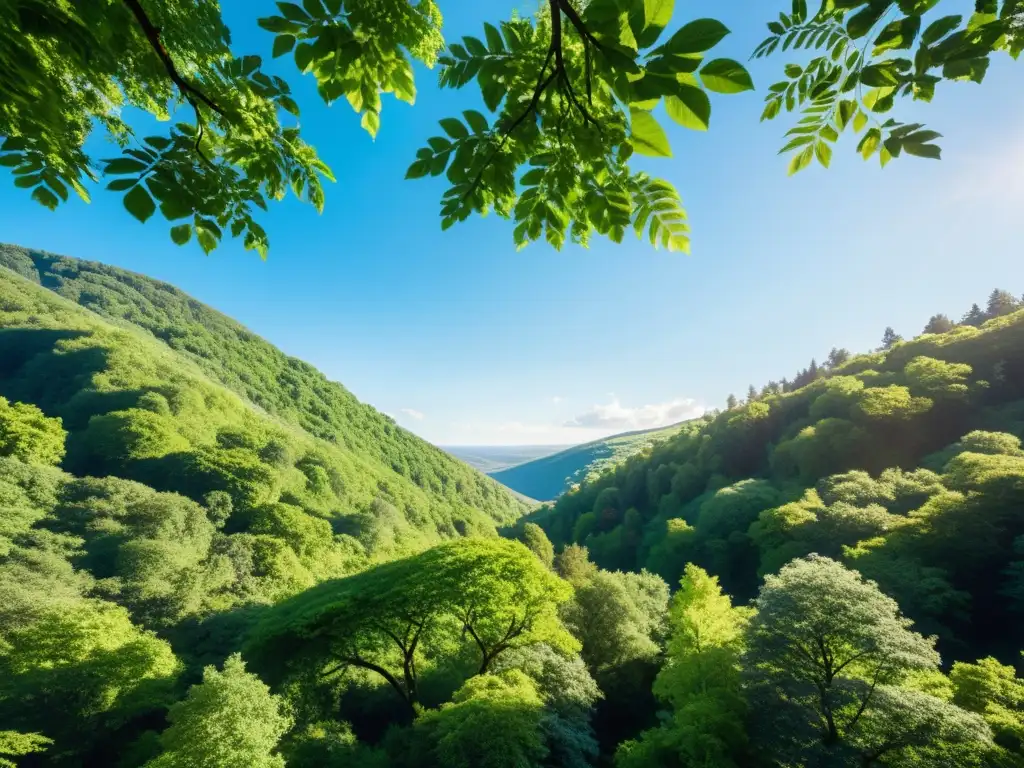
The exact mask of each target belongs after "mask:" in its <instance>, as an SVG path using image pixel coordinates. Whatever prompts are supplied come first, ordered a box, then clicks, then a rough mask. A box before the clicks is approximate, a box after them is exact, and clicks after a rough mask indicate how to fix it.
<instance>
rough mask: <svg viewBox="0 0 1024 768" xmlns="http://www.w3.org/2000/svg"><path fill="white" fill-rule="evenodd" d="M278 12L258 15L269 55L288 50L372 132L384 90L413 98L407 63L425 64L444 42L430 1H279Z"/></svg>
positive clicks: (327, 98)
mask: <svg viewBox="0 0 1024 768" xmlns="http://www.w3.org/2000/svg"><path fill="white" fill-rule="evenodd" d="M277 5H278V8H279V9H280V12H281V15H279V16H270V17H267V18H263V19H260V20H259V25H260V26H261V27H263V28H264V29H266V30H268V31H270V32H273V33H274V34H275V35H276V37H275V39H274V56H275V57H276V56H283V55H285V54H288V53H292V54H293V56H294V58H295V66H296V67H298V69H299V71H300V72H303V73H307V72H311V73H312V74H313V76H314V77H315V78H316V82H317V90H318V91H319V93H320V96H321V98H323V100H324V102H326V103H327V104H331V103H332V102H333V101H335V100H336V99H339V98H341V97H342V96H344V97H345V98H346V99H347V100H348V103H349V104H350V105H351V106H352V109H354V110H355V111H356V112H357V113H359V114H360V115H362V126H363V128H364V129H365V130H366V131H367V132H368V133H369V134H370V135H371V136H376V135H377V130H378V129H379V128H380V112H381V98H380V95H381V94H382V93H393V94H394V95H395V98H396V99H399V100H400V101H405V102H408V103H409V104H412V103H413V102H414V101H415V100H416V86H415V84H414V83H413V70H412V64H411V62H410V61H409V58H408V56H407V55H406V51H408V52H409V53H411V54H412V57H413V58H414V59H417V60H418V61H420V62H421V63H423V64H426V65H427V66H428V67H432V66H433V65H434V63H435V62H436V60H437V55H438V52H439V51H440V50H441V48H442V47H443V45H444V40H443V39H442V37H441V13H440V11H438V9H437V6H436V5H435V4H434V3H433V2H432V1H431V0H422V1H421V2H417V3H415V4H413V3H408V2H406V1H405V0H383V1H382V0H355V1H353V0H347V2H345V3H344V4H343V3H342V1H341V0H306V1H305V2H303V3H302V6H301V7H300V6H299V5H297V4H296V3H290V2H282V3H278V4H277Z"/></svg>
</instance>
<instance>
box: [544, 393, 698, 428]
mask: <svg viewBox="0 0 1024 768" xmlns="http://www.w3.org/2000/svg"><path fill="white" fill-rule="evenodd" d="M703 413H704V408H703V407H702V406H700V405H698V404H697V402H696V401H695V400H693V399H692V398H678V399H676V400H669V401H667V402H664V403H655V404H653V405H642V406H637V407H635V408H629V407H627V406H624V405H623V404H622V403H621V402H620V401H619V398H617V397H614V396H613V397H612V399H611V402H609V403H607V404H605V405H595V406H593V407H592V408H591V409H590V410H588V411H585V412H583V413H581V414H579V415H577V416H576V417H574V418H572V419H570V420H569V421H567V422H565V424H564V426H566V427H580V428H583V429H594V430H597V429H600V430H602V431H605V432H608V431H611V432H626V431H631V430H636V429H654V428H655V427H665V426H668V425H669V424H675V423H676V422H680V421H685V420H687V419H693V418H696V417H698V416H700V415H702V414H703Z"/></svg>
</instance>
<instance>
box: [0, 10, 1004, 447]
mask: <svg viewBox="0 0 1024 768" xmlns="http://www.w3.org/2000/svg"><path fill="white" fill-rule="evenodd" d="M779 2H783V0H779V1H778V2H766V0H757V2H755V1H754V0H730V2H729V3H722V2H720V0H718V2H712V1H707V0H705V1H702V2H696V1H694V2H684V1H683V0H680V2H678V3H677V9H676V19H677V22H676V23H680V22H681V20H688V19H690V18H694V17H698V16H715V17H717V18H719V19H721V20H722V21H724V22H725V23H726V24H727V25H728V26H729V27H730V28H731V29H733V30H734V34H733V35H731V36H730V37H728V38H726V40H725V41H724V42H723V43H721V44H720V45H719V47H718V48H716V49H715V51H714V53H715V55H716V56H730V57H733V58H737V59H741V60H745V59H746V58H747V56H748V55H749V52H750V51H751V50H753V48H754V46H755V45H756V44H757V43H758V42H759V41H760V40H761V38H762V37H763V36H764V33H765V31H764V22H765V21H767V17H770V16H771V15H772V14H773V9H774V10H780V9H781V8H782V6H781V5H779ZM949 4H950V5H954V4H955V2H951V3H949ZM222 5H223V6H224V7H225V9H226V18H227V20H228V23H229V24H230V26H231V28H232V32H233V35H234V41H235V45H236V48H237V49H238V50H239V51H244V52H246V53H260V54H263V55H264V56H265V57H266V58H268V59H269V53H270V45H271V42H272V39H271V36H270V35H269V33H265V32H263V31H262V30H260V29H258V28H257V27H256V25H255V18H256V17H257V16H258V15H265V14H266V13H267V12H269V11H271V10H272V8H273V5H272V3H269V2H263V1H262V0H260V2H252V3H250V2H246V3H242V2H241V1H240V0H229V1H228V2H225V3H223V4H222ZM516 5H518V6H519V7H521V8H525V9H528V8H529V7H530V6H529V5H523V4H522V3H518V4H517V3H513V2H508V0H504V1H502V0H474V2H472V3H469V2H462V1H461V0H444V1H443V2H441V8H442V11H444V12H445V14H446V19H445V30H446V37H447V38H448V39H449V40H453V39H455V38H456V37H457V36H460V35H462V34H467V33H468V34H479V33H480V32H481V23H482V22H483V21H484V20H492V21H493V20H498V19H501V18H507V17H508V15H509V13H510V11H511V9H512V8H513V7H515V6H516ZM776 5H779V8H777V9H776V8H775V6H776ZM963 5H965V6H968V5H971V4H970V3H969V2H966V0H965V2H964V3H963ZM943 8H944V9H945V8H946V5H945V4H944V6H943ZM944 12H948V11H945V10H944ZM784 61H785V60H784V59H781V58H780V59H774V60H771V61H769V62H768V64H767V65H763V64H761V63H756V64H754V65H753V66H752V67H751V72H752V74H753V75H754V80H755V83H756V84H757V86H758V91H757V92H755V93H747V94H742V95H738V96H720V97H717V98H714V99H713V104H714V112H713V116H712V124H711V130H710V131H709V132H708V133H706V134H697V133H692V132H687V131H685V130H683V129H681V128H679V127H678V126H675V125H674V124H672V123H671V122H670V121H668V120H665V121H663V122H664V123H665V124H666V126H668V130H669V136H670V139H671V141H672V146H673V150H674V157H673V158H672V159H671V160H659V161H648V162H646V163H645V165H646V166H647V167H649V168H650V170H652V171H655V172H657V173H658V174H659V175H661V176H664V177H665V178H668V179H669V180H671V181H672V182H674V183H675V184H676V185H677V187H678V188H679V190H680V192H681V193H682V195H683V198H684V201H685V203H686V205H687V208H688V210H689V213H690V218H691V223H692V225H693V255H692V256H682V255H678V254H667V253H665V252H664V251H654V250H653V249H651V248H650V247H649V246H647V245H646V244H645V243H642V242H639V241H636V240H627V241H626V242H625V243H624V244H623V245H619V246H616V245H614V244H611V243H606V242H604V241H601V240H595V241H594V242H593V244H592V246H591V248H590V249H589V250H585V249H582V248H578V247H567V248H566V249H565V250H563V251H562V252H555V251H554V250H552V249H550V248H549V247H548V246H546V245H545V244H535V245H533V246H530V247H529V248H527V249H525V250H523V251H520V252H516V250H515V248H514V247H513V245H512V226H511V224H510V223H508V222H505V221H502V220H500V219H498V218H496V217H490V218H487V219H474V220H471V221H469V222H466V223H464V224H462V225H458V226H456V227H454V228H452V229H450V230H448V231H447V232H441V230H440V226H439V218H438V215H437V210H438V200H439V197H440V195H441V193H442V192H443V191H444V185H443V181H442V180H418V181H408V182H407V181H404V180H403V178H402V177H403V174H404V172H405V169H406V167H407V166H408V164H409V163H410V162H411V160H412V158H413V156H414V154H415V150H416V149H417V148H418V147H420V146H422V145H423V144H424V140H425V139H426V138H427V137H428V136H431V135H434V134H436V133H438V132H439V129H438V128H437V125H436V120H437V119H439V118H441V117H445V116H447V115H450V114H456V113H457V112H458V111H459V110H461V109H465V108H468V107H477V106H479V98H478V96H477V93H476V91H475V90H473V91H471V90H468V89H467V90H465V91H462V92H450V91H447V92H442V91H439V90H438V89H437V87H436V86H435V81H436V78H435V75H434V73H431V72H426V71H420V72H419V73H418V79H417V86H418V88H419V96H418V100H417V104H416V105H415V107H409V106H408V105H405V104H401V103H398V102H396V101H394V100H393V99H391V98H390V97H386V100H385V107H384V111H383V115H382V118H383V120H382V128H381V131H380V134H379V135H378V137H377V139H376V141H371V140H370V138H369V137H368V136H367V135H366V134H365V133H364V132H363V131H362V130H361V129H360V128H359V126H358V118H357V117H356V116H355V115H354V113H353V112H352V111H351V110H350V109H349V107H348V105H347V104H344V103H338V104H336V105H334V106H332V107H331V108H327V107H325V106H324V105H323V104H322V103H321V102H320V101H319V99H318V97H317V96H316V93H315V89H314V85H313V82H312V80H311V78H302V79H300V78H299V77H298V76H297V74H295V71H294V69H293V68H291V67H283V68H282V67H281V66H280V62H276V63H275V64H274V65H273V67H274V69H275V70H276V71H280V72H282V73H283V74H286V75H287V76H288V78H289V80H290V81H291V82H292V83H293V87H294V89H295V91H296V92H297V100H298V101H299V103H300V105H301V107H302V109H303V120H302V125H303V131H304V134H305V135H306V137H307V140H309V141H311V142H312V143H314V144H315V145H316V146H317V147H318V149H319V150H320V152H321V156H322V157H323V158H324V159H325V160H326V161H327V162H328V163H329V164H330V165H331V166H332V168H333V169H334V171H335V173H336V175H337V177H338V182H337V183H336V184H333V185H329V186H328V189H327V207H326V210H325V211H324V213H323V215H322V216H318V215H317V214H316V212H315V211H314V210H313V209H312V208H310V207H308V206H303V205H300V204H298V203H296V202H295V201H294V200H289V201H287V202H286V203H283V204H280V205H277V206H274V207H272V211H271V213H270V214H268V215H266V216H265V218H264V220H263V223H264V225H265V227H266V229H267V230H268V232H269V234H270V237H271V251H270V257H269V260H268V261H266V262H262V261H260V259H259V258H258V257H257V256H255V255H253V254H252V253H248V252H245V251H243V250H242V248H241V245H240V244H236V243H235V242H233V241H228V242H225V244H224V245H223V246H222V247H221V248H220V249H219V250H217V251H215V252H214V254H213V255H211V256H209V257H206V256H204V255H203V254H202V252H201V251H200V250H199V249H198V247H197V246H195V245H190V246H188V247H185V248H178V247H177V246H174V245H173V244H172V243H171V242H170V240H169V239H168V237H167V233H166V227H165V226H164V223H163V222H160V221H158V220H157V219H156V218H154V219H152V220H151V221H150V223H149V224H147V225H141V224H139V223H137V222H136V221H134V220H133V219H131V218H130V217H129V216H128V214H127V213H126V212H124V210H123V209H122V208H121V203H120V200H119V197H118V196H116V195H113V194H111V193H102V192H100V191H99V190H97V192H96V194H95V196H94V200H93V203H92V204H91V205H85V204H83V203H81V202H78V201H73V202H72V203H70V204H69V205H67V206H65V207H63V208H61V209H60V210H59V211H58V212H57V213H56V214H54V213H50V212H49V211H46V210H45V209H43V208H41V207H40V206H38V205H37V204H35V203H33V202H31V201H30V200H28V199H27V195H25V194H23V190H18V189H15V188H14V187H13V186H12V185H11V184H9V183H5V184H0V210H2V211H3V214H2V218H0V222H2V228H0V239H2V240H3V241H6V242H14V243H18V244H22V245H26V246H30V247H35V248H41V249H45V250H50V251H55V252H58V253H63V254H67V255H72V256H77V257H80V258H86V259H95V260H98V261H103V262H106V263H109V264H115V265H118V266H121V267H125V268H128V269H132V270H136V271H138V272H142V273H144V274H147V275H151V276H153V277H157V278H160V279H163V280H167V281H169V282H171V283H174V284H175V285H177V286H179V287H181V288H182V289H184V290H185V291H187V292H189V293H191V294H192V295H193V296H195V297H197V298H198V299H200V300H201V301H204V302H206V303H208V304H210V305H212V306H214V307H216V308H217V309H219V310H221V311H222V312H225V313H226V314H228V315H231V316H233V317H235V318H237V319H238V320H239V321H241V322H242V323H244V324H245V325H247V326H249V327H250V328H251V329H253V330H254V331H256V332H257V333H259V334H261V335H262V336H264V337H265V338H267V339H269V340H270V341H271V342H273V343H274V344H276V345H278V346H279V347H281V348H282V349H284V350H285V351H286V352H288V353H289V354H292V355H295V356H297V357H300V358H302V359H304V360H307V361H309V362H310V363H312V364H313V365H315V366H317V367H318V368H319V369H320V370H322V371H324V372H325V373H326V374H327V375H328V376H329V377H330V378H331V379H334V380H337V381H340V382H342V383H343V384H345V386H347V387H348V388H349V389H351V390H352V391H353V392H354V393H355V394H356V395H357V396H358V397H360V398H361V399H362V400H364V401H367V402H369V403H371V404H373V405H374V406H376V407H377V408H379V409H380V410H383V411H385V412H387V413H390V414H392V415H393V416H395V417H396V418H397V419H398V420H399V422H400V423H402V424H403V425H404V426H406V427H408V428H410V429H412V430H413V431H415V432H417V433H418V434H420V435H422V436H423V437H425V438H427V439H429V440H432V441H433V442H436V443H439V444H442V445H458V444H462V445H469V444H477V445H483V444H495V445H497V444H542V443H543V444H556V443H558V444H562V443H571V442H579V441H583V440H587V439H593V438H595V437H598V436H601V435H605V434H611V433H614V432H620V431H623V430H625V429H630V428H636V427H644V426H655V425H658V424H660V423H666V422H667V421H669V420H678V419H680V418H685V417H687V416H689V415H694V414H696V413H698V412H699V411H700V409H701V408H705V407H707V408H711V407H716V406H720V405H721V404H722V403H724V401H725V398H726V396H727V395H728V394H729V393H730V392H735V393H736V394H737V395H742V394H743V393H744V392H745V391H746V388H747V385H748V384H751V383H754V384H757V385H761V384H763V383H764V382H766V381H767V380H769V379H777V378H781V377H782V376H792V374H793V373H794V372H795V371H796V370H797V369H798V368H800V367H803V366H805V365H806V364H807V362H808V361H809V359H810V358H811V357H812V356H817V357H818V359H819V360H820V359H822V358H823V357H824V356H825V355H826V354H827V353H828V351H829V349H830V348H831V347H832V346H845V347H848V348H850V349H852V350H855V351H858V350H866V349H868V348H870V347H874V346H877V345H878V343H879V340H880V338H881V335H882V331H883V329H884V328H885V326H886V325H892V326H893V327H895V328H896V330H897V331H898V332H900V333H903V334H905V335H913V334H916V333H918V332H920V329H921V327H922V326H923V325H924V323H925V322H926V321H927V319H928V317H929V316H930V315H931V314H933V313H935V312H946V313H948V314H950V315H951V316H953V315H957V316H959V315H960V314H962V313H963V312H964V311H965V310H966V309H967V308H968V307H969V305H970V304H971V303H972V302H974V301H978V302H981V301H983V299H984V297H985V296H986V295H987V294H988V292H989V291H990V290H991V289H992V288H993V287H996V286H1000V287H1005V288H1007V289H1009V290H1012V291H1013V292H1015V293H1018V294H1019V293H1021V292H1022V291H1024V270H1022V268H1021V255H1020V248H1019V235H1018V233H1019V216H1020V215H1021V211H1022V210H1024V207H1022V205H1021V204H1022V202H1024V179H1022V176H1021V174H1020V172H1019V171H1020V168H1021V167H1022V164H1024V132H1022V131H1021V129H1020V126H1021V125H1022V124H1024V102H1022V101H1021V100H1020V99H1019V98H1017V94H1019V93H1020V92H1021V91H1020V89H1021V85H1022V82H1021V70H1020V69H1014V65H1013V63H1012V62H1011V61H1010V60H1009V59H1007V58H1005V57H1000V58H999V59H997V60H996V61H995V63H994V65H993V67H992V68H991V70H990V72H989V75H988V79H987V80H986V82H985V84H984V85H983V86H981V87H979V86H976V85H973V84H949V85H945V84H944V85H942V86H940V90H939V94H938V96H937V98H936V100H935V102H934V103H933V104H931V105H915V104H911V103H907V104H903V105H900V107H899V113H898V114H897V115H896V116H897V117H899V118H900V119H905V120H910V119H915V118H917V119H920V121H921V122H927V123H928V125H929V126H930V127H934V128H935V129H937V130H939V131H941V132H942V133H943V134H944V136H945V138H944V139H942V140H941V144H942V146H943V149H944V157H945V159H944V160H942V161H941V162H934V161H928V160H918V159H914V158H907V159H901V160H899V161H896V162H894V163H892V164H891V165H890V166H889V167H888V168H886V169H885V170H884V171H882V170H881V169H879V168H878V165H877V162H872V163H870V164H866V163H864V162H862V161H861V160H860V159H859V157H857V156H856V155H855V153H854V151H853V144H852V143H851V142H850V141H849V140H848V138H847V141H845V142H844V143H842V144H841V145H840V147H839V148H838V149H837V153H836V157H835V159H834V162H833V166H832V168H831V169H830V170H829V171H824V170H822V169H820V168H818V167H814V168H812V169H811V170H809V171H805V172H803V173H801V174H799V175H798V176H797V177H795V178H787V177H786V160H785V159H784V158H782V157H779V156H777V155H776V150H777V149H778V147H779V146H780V145H781V141H780V138H781V135H782V133H783V132H784V131H785V128H786V127H787V126H785V124H783V123H781V122H776V123H767V124H759V123H758V117H759V115H760V112H761V107H762V98H763V94H764V92H765V89H766V88H767V86H768V85H769V84H770V83H771V82H773V81H774V80H776V79H778V72H779V71H780V69H781V65H782V64H783V63H784ZM95 154H96V155H97V156H106V155H109V154H112V153H110V152H108V151H107V149H106V148H105V147H103V146H102V145H100V146H95ZM1014 235H1018V236H1017V237H1014ZM570 425H571V426H570Z"/></svg>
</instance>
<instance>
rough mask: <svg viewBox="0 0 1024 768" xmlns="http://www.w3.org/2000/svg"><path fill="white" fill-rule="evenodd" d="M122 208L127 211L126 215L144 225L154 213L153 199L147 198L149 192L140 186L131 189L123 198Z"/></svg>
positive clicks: (154, 204)
mask: <svg viewBox="0 0 1024 768" xmlns="http://www.w3.org/2000/svg"><path fill="white" fill-rule="evenodd" d="M124 207H125V208H127V209H128V213H130V214H131V215H132V216H134V217H135V218H136V219H138V220H139V221H141V222H142V223H145V222H146V220H147V219H149V217H150V216H152V215H153V214H154V213H155V212H156V203H154V202H153V198H152V197H150V196H149V192H147V191H146V190H145V188H144V187H143V186H142V185H137V186H135V187H132V189H131V190H130V191H129V192H128V194H127V195H125V196H124Z"/></svg>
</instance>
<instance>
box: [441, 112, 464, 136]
mask: <svg viewBox="0 0 1024 768" xmlns="http://www.w3.org/2000/svg"><path fill="white" fill-rule="evenodd" d="M440 123H441V127H442V128H444V132H445V133H447V134H448V135H449V136H451V137H452V138H453V139H464V138H466V137H467V136H469V131H468V130H467V129H466V126H464V125H463V124H462V123H461V122H460V121H459V120H456V119H455V118H454V117H445V118H443V119H441V120H440Z"/></svg>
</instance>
